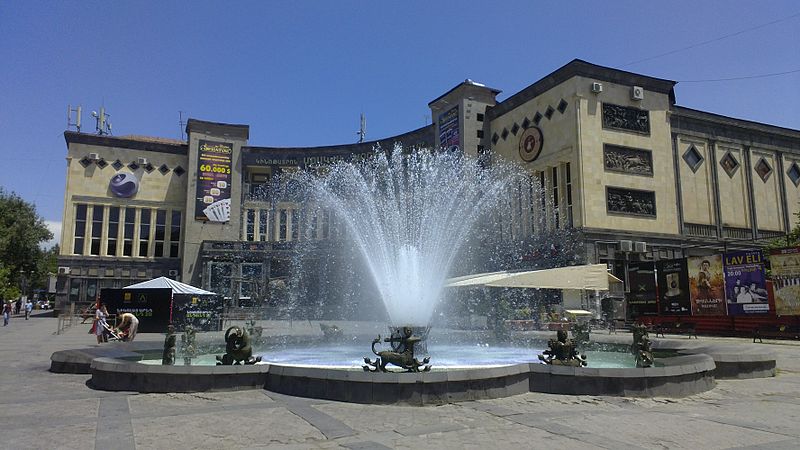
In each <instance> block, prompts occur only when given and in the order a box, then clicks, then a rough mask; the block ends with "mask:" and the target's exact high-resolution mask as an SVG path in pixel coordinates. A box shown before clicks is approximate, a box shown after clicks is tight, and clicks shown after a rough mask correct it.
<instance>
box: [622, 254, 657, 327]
mask: <svg viewBox="0 0 800 450" xmlns="http://www.w3.org/2000/svg"><path fill="white" fill-rule="evenodd" d="M628 290H629V291H630V292H627V293H626V294H625V299H626V300H627V302H628V311H630V314H631V317H639V316H655V315H658V294H657V292H656V271H655V264H654V263H651V262H640V263H634V262H631V263H629V264H628Z"/></svg>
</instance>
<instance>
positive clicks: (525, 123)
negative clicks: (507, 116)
mask: <svg viewBox="0 0 800 450" xmlns="http://www.w3.org/2000/svg"><path fill="white" fill-rule="evenodd" d="M529 126H531V121H530V120H528V118H527V117H526V118H525V120H523V121H522V129H523V130H524V129H526V128H528V127H529Z"/></svg>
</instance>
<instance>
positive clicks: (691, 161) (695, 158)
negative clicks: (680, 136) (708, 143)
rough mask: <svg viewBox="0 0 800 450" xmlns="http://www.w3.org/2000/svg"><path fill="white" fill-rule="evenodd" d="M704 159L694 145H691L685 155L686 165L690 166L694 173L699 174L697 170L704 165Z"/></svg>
mask: <svg viewBox="0 0 800 450" xmlns="http://www.w3.org/2000/svg"><path fill="white" fill-rule="evenodd" d="M703 159H704V158H703V155H702V154H700V152H699V151H698V150H697V147H695V146H694V144H692V145H690V146H689V149H688V150H686V152H684V154H683V160H684V161H686V164H688V165H689V168H690V169H692V172H697V169H699V168H700V165H701V164H703Z"/></svg>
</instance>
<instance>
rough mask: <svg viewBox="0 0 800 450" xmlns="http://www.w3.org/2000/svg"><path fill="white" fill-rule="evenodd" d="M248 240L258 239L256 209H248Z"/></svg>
mask: <svg viewBox="0 0 800 450" xmlns="http://www.w3.org/2000/svg"><path fill="white" fill-rule="evenodd" d="M246 226H247V231H246V232H247V240H248V241H255V240H256V210H255V209H248V210H247V225H246Z"/></svg>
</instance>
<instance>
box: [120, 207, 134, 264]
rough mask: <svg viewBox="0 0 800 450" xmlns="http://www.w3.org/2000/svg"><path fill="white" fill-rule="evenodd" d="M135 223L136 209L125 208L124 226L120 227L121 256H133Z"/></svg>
mask: <svg viewBox="0 0 800 450" xmlns="http://www.w3.org/2000/svg"><path fill="white" fill-rule="evenodd" d="M135 225H136V209H135V208H125V226H124V227H123V229H122V233H123V236H122V256H133V235H134V231H135Z"/></svg>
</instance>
